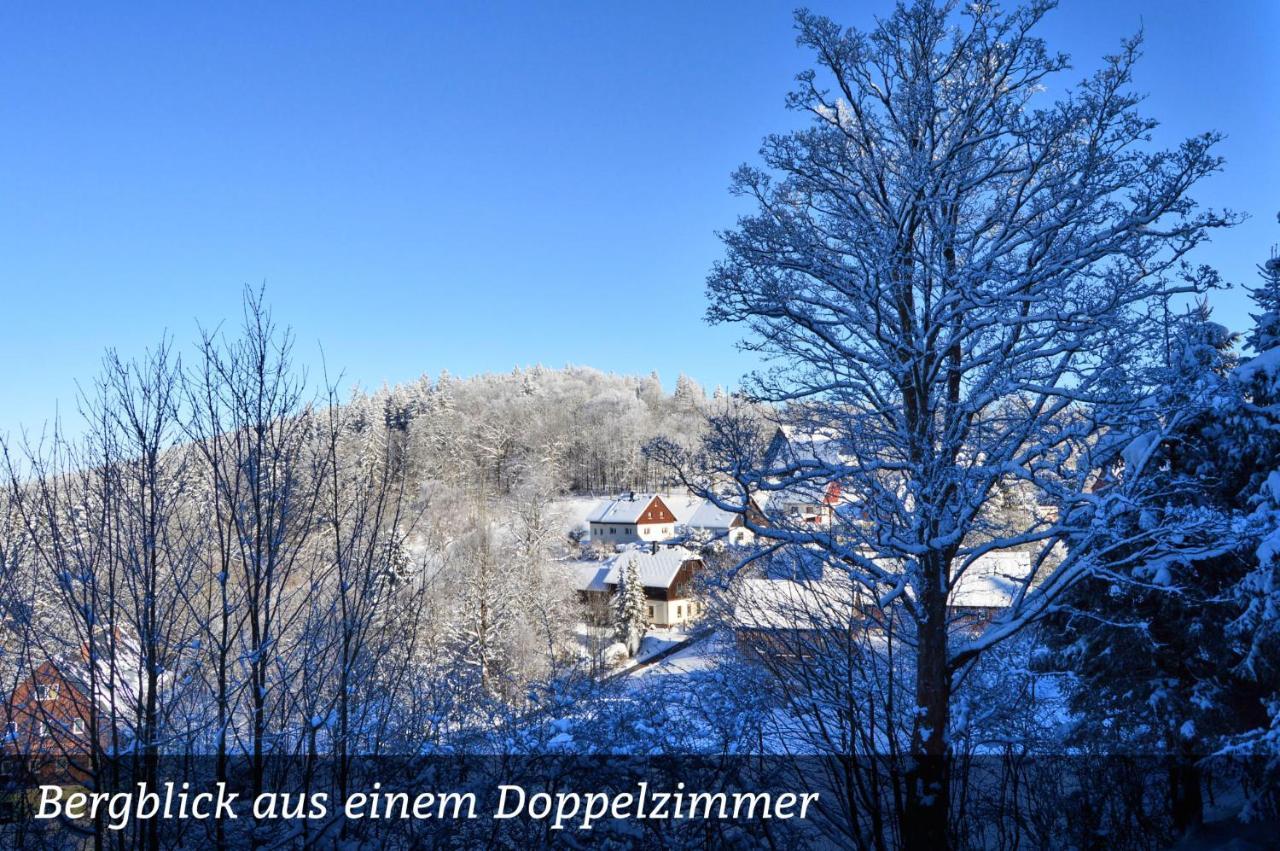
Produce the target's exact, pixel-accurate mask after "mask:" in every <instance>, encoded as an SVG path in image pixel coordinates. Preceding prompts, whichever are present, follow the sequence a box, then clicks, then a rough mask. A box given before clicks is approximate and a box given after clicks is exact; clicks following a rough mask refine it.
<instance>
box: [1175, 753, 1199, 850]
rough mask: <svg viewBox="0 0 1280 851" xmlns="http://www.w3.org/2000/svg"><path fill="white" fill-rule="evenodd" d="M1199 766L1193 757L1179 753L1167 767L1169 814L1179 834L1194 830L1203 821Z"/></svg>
mask: <svg viewBox="0 0 1280 851" xmlns="http://www.w3.org/2000/svg"><path fill="white" fill-rule="evenodd" d="M1200 781H1201V771H1200V766H1198V765H1197V764H1196V762H1195V759H1194V757H1191V756H1188V755H1186V754H1179V755H1178V756H1176V757H1174V763H1173V765H1171V766H1170V767H1169V814H1170V816H1171V817H1172V819H1173V828H1174V830H1175V831H1176V832H1177V833H1178V834H1179V835H1182V834H1185V833H1187V832H1188V831H1191V830H1195V829H1196V828H1197V827H1199V826H1200V825H1201V824H1202V823H1203V822H1204V792H1203V790H1202V786H1201V783H1200Z"/></svg>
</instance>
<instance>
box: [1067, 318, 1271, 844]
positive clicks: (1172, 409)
mask: <svg viewBox="0 0 1280 851" xmlns="http://www.w3.org/2000/svg"><path fill="white" fill-rule="evenodd" d="M1234 340H1235V337H1234V335H1232V334H1231V333H1229V332H1228V331H1227V330H1226V329H1225V328H1223V327H1222V326H1221V325H1218V324H1216V323H1214V322H1211V321H1210V320H1209V311H1208V309H1207V308H1206V307H1205V306H1203V305H1198V306H1197V307H1196V308H1194V309H1192V310H1191V311H1189V312H1188V313H1187V315H1186V316H1185V317H1183V318H1182V319H1181V320H1179V321H1178V322H1177V323H1175V326H1174V328H1173V332H1172V346H1171V352H1170V358H1169V363H1168V365H1167V367H1166V368H1165V370H1164V375H1163V386H1162V387H1161V389H1160V390H1159V391H1158V392H1157V394H1156V396H1155V397H1154V398H1153V399H1152V402H1153V403H1154V404H1155V406H1156V408H1157V410H1161V411H1165V412H1167V414H1166V418H1167V419H1168V420H1170V421H1176V422H1175V424H1174V425H1173V426H1172V427H1170V428H1168V429H1166V431H1165V435H1166V436H1165V438H1164V439H1162V440H1161V441H1160V442H1159V443H1158V444H1156V445H1148V440H1149V438H1147V437H1145V436H1139V437H1138V438H1136V439H1135V440H1133V441H1132V442H1131V443H1129V444H1128V446H1127V447H1126V448H1125V450H1124V453H1123V454H1124V468H1123V470H1122V472H1121V473H1120V475H1121V476H1125V475H1134V474H1136V472H1137V471H1136V470H1135V468H1137V467H1143V468H1145V472H1144V473H1143V476H1144V478H1143V486H1142V488H1141V489H1140V490H1139V491H1138V492H1137V493H1135V494H1131V495H1130V496H1129V497H1126V498H1121V497H1120V496H1119V495H1111V494H1109V493H1108V489H1107V488H1106V487H1105V486H1104V487H1103V488H1101V489H1100V491H1099V498H1100V499H1101V500H1102V501H1103V503H1104V505H1106V507H1107V509H1108V511H1107V515H1106V523H1107V527H1108V534H1107V535H1106V536H1104V537H1100V538H1097V539H1095V541H1094V542H1093V547H1095V548H1096V552H1097V554H1098V564H1099V569H1098V570H1097V572H1096V574H1095V575H1094V576H1093V577H1092V578H1090V579H1088V580H1086V581H1084V582H1082V583H1081V584H1079V585H1078V586H1076V587H1075V588H1074V589H1072V591H1071V592H1070V593H1069V594H1068V595H1067V596H1066V597H1065V598H1064V600H1063V601H1062V604H1061V606H1060V613H1059V614H1058V615H1056V616H1055V617H1053V618H1051V619H1050V620H1049V621H1048V622H1047V624H1046V627H1045V635H1046V643H1047V644H1048V646H1049V647H1050V649H1051V650H1052V651H1053V653H1054V655H1055V657H1056V659H1057V661H1058V662H1059V663H1060V664H1061V665H1062V666H1063V667H1064V668H1065V669H1066V670H1069V671H1070V672H1071V673H1072V674H1073V675H1074V676H1073V678H1072V681H1071V682H1072V686H1071V688H1070V689H1069V700H1070V706H1071V709H1072V710H1073V712H1074V714H1075V718H1076V725H1075V728H1074V731H1073V738H1074V740H1075V741H1076V743H1078V744H1089V743H1097V744H1101V745H1102V746H1103V747H1104V749H1105V750H1107V751H1108V752H1113V753H1115V752H1119V753H1132V752H1135V751H1138V752H1143V753H1153V754H1160V755H1163V756H1164V757H1165V758H1166V759H1167V760H1168V765H1169V779H1170V785H1169V814H1170V816H1171V820H1172V823H1173V826H1174V828H1175V830H1177V831H1178V832H1182V831H1185V830H1187V829H1189V828H1191V827H1194V826H1195V825H1196V824H1198V823H1199V822H1200V821H1201V820H1202V817H1203V815H1202V813H1203V800H1202V793H1201V776H1200V767H1199V760H1200V758H1201V757H1202V756H1204V755H1205V754H1207V753H1209V752H1210V751H1211V750H1212V749H1213V747H1214V743H1215V742H1216V741H1217V737H1218V736H1221V735H1223V734H1224V733H1226V732H1228V731H1229V730H1231V729H1232V726H1233V724H1234V723H1235V719H1236V717H1237V715H1236V713H1235V712H1234V711H1233V705H1232V704H1233V701H1234V699H1235V697H1236V696H1237V695H1238V693H1239V690H1238V689H1236V688H1235V687H1234V684H1233V683H1232V682H1231V681H1230V677H1229V676H1224V675H1223V672H1224V671H1227V670H1229V668H1230V666H1231V658H1232V651H1231V647H1230V645H1229V643H1228V642H1226V641H1224V640H1223V639H1222V636H1223V634H1224V632H1225V630H1226V627H1227V624H1228V623H1229V622H1230V620H1231V617H1232V607H1231V606H1230V605H1229V602H1228V600H1227V598H1226V595H1225V591H1226V589H1227V588H1228V586H1229V585H1230V583H1231V581H1232V579H1233V578H1234V577H1237V576H1239V574H1240V571H1241V565H1242V564H1243V554H1244V551H1245V549H1246V548H1247V544H1246V542H1245V541H1243V540H1241V539H1240V538H1238V537H1237V536H1235V535H1232V534H1231V533H1230V532H1229V530H1230V529H1231V527H1232V523H1231V520H1232V518H1233V517H1234V516H1235V509H1234V505H1233V502H1234V499H1235V494H1236V493H1238V490H1239V486H1240V484H1241V482H1240V475H1241V471H1240V469H1239V466H1238V465H1237V464H1236V463H1235V460H1234V459H1233V458H1232V457H1231V456H1230V453H1227V452H1224V445H1225V443H1226V441H1224V438H1225V437H1226V436H1227V428H1226V427H1225V426H1224V424H1223V422H1222V421H1221V411H1222V410H1223V409H1224V408H1226V409H1230V408H1231V407H1232V406H1233V402H1234V400H1233V394H1234V389H1233V386H1232V384H1231V382H1230V380H1229V375H1230V371H1231V369H1232V368H1233V367H1234V361H1235V358H1234V355H1233V353H1232V344H1233V342H1234ZM1188 514H1200V515H1202V516H1203V518H1205V521H1204V522H1202V523H1199V524H1197V526H1198V527H1199V528H1200V529H1202V530H1203V531H1202V532H1201V534H1199V535H1197V536H1192V537H1189V538H1187V539H1184V540H1180V541H1177V542H1173V541H1170V542H1166V543H1168V544H1169V546H1167V547H1158V548H1152V549H1151V552H1152V553H1154V555H1152V556H1151V557H1146V553H1145V552H1144V551H1142V550H1135V548H1134V547H1133V546H1132V545H1130V544H1128V543H1127V542H1129V541H1134V540H1140V539H1141V538H1142V536H1143V535H1144V534H1150V533H1151V532H1152V530H1158V529H1161V528H1164V527H1168V528H1174V527H1176V526H1178V525H1179V524H1178V523H1177V522H1176V519H1177V518H1179V517H1185V516H1186V515H1188ZM1169 551H1172V552H1173V555H1169V554H1168V553H1169ZM1122 565H1129V567H1123V566H1122Z"/></svg>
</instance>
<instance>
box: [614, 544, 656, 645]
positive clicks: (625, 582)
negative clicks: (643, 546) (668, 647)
mask: <svg viewBox="0 0 1280 851" xmlns="http://www.w3.org/2000/svg"><path fill="white" fill-rule="evenodd" d="M624 558H626V562H625V563H624V564H623V565H622V569H621V570H620V571H619V572H618V590H617V591H615V592H614V595H613V628H614V632H615V634H616V635H617V637H618V641H620V642H622V643H623V644H625V645H626V646H627V654H628V655H630V656H635V655H636V654H637V653H639V652H640V641H641V639H643V638H644V634H645V631H646V629H647V627H648V621H647V618H646V616H645V610H646V607H647V606H648V604H647V603H646V602H645V596H644V585H642V584H641V582H640V566H639V565H638V564H637V562H636V560H635V558H634V557H631V556H626V557H624Z"/></svg>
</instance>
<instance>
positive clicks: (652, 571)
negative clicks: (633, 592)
mask: <svg viewBox="0 0 1280 851" xmlns="http://www.w3.org/2000/svg"><path fill="white" fill-rule="evenodd" d="M842 451H843V450H841V449H839V447H838V442H837V441H835V440H833V439H832V438H831V437H830V436H829V435H826V434H822V433H818V434H816V435H815V434H802V433H799V432H797V431H796V430H795V429H792V428H789V427H779V428H777V430H776V431H775V434H774V437H773V439H772V440H771V441H770V444H769V448H768V450H767V453H766V456H765V464H766V466H767V467H770V468H773V469H778V470H780V471H781V470H787V469H793V468H794V467H795V465H796V464H797V463H801V464H804V463H814V462H816V463H821V464H826V465H827V466H831V467H836V466H838V465H839V464H840V463H841V454H842ZM845 460H847V459H845ZM775 482H776V483H777V487H776V488H774V489H770V490H765V491H759V492H757V493H755V494H753V495H752V497H751V499H750V501H749V503H747V504H745V505H742V507H741V510H734V509H736V508H737V506H735V505H734V499H735V498H734V496H732V495H730V494H727V493H726V494H725V495H723V496H721V495H719V494H714V495H712V496H711V497H707V496H698V495H695V494H693V493H691V492H690V491H689V490H687V489H685V490H676V489H673V490H668V491H664V492H653V493H637V492H634V491H629V492H626V493H623V494H619V495H617V496H614V497H610V498H604V499H600V500H598V501H596V502H594V503H591V504H590V506H589V510H588V511H587V513H586V515H585V516H584V517H583V518H582V519H581V520H580V521H579V522H578V523H577V524H576V525H575V526H574V528H573V530H572V531H571V532H570V536H571V537H572V539H573V540H574V541H575V542H576V543H577V544H578V546H579V556H580V557H579V558H577V559H574V558H572V557H570V558H569V559H567V567H568V568H569V569H571V570H572V571H573V575H574V589H575V590H576V592H577V594H578V596H579V599H580V601H581V602H582V603H583V604H585V606H586V612H587V614H586V618H587V622H586V623H584V624H583V625H582V627H583V629H584V631H586V632H588V633H591V634H595V635H597V636H599V635H603V636H605V637H608V636H611V635H612V634H613V633H614V632H615V631H616V627H617V624H615V623H613V621H614V620H615V619H616V616H615V613H614V611H613V609H614V601H615V600H616V599H617V598H618V595H619V594H620V589H621V586H622V584H623V582H624V577H625V575H626V574H627V571H628V570H634V571H635V575H636V576H638V578H639V581H640V582H641V584H642V585H643V588H644V598H645V609H644V618H645V628H646V632H647V634H646V636H645V639H644V641H643V642H642V644H641V646H640V647H639V648H638V650H637V652H635V653H630V654H628V653H626V652H624V651H625V649H626V648H625V645H624V644H619V643H606V645H605V647H604V649H603V650H599V649H597V651H596V652H600V653H602V655H603V656H604V657H605V658H604V659H603V660H602V661H603V662H604V664H605V668H606V669H617V668H624V669H625V668H626V667H628V666H630V665H634V664H637V663H645V662H647V661H650V660H652V659H653V658H654V657H655V656H656V655H659V654H661V655H662V656H666V655H669V654H670V653H671V652H672V650H673V649H679V648H682V647H684V646H686V645H688V644H689V643H691V641H693V640H697V639H700V638H703V637H705V636H707V635H709V634H711V633H712V632H713V631H714V629H715V628H719V629H721V630H722V631H727V632H729V633H731V635H732V639H733V642H732V643H733V644H734V645H735V646H736V647H737V648H738V650H739V651H743V652H745V653H747V654H748V655H751V654H753V653H758V652H768V653H777V652H779V648H780V647H782V646H783V643H782V642H781V641H780V640H779V636H780V635H787V636H789V639H788V640H789V641H791V642H794V641H795V640H796V634H797V633H804V632H806V631H808V630H811V629H815V628H818V627H817V626H816V625H817V624H819V623H820V622H822V621H825V620H828V619H829V618H830V617H831V616H832V615H833V614H835V615H836V616H837V617H839V616H840V615H841V614H843V613H845V612H851V611H858V612H871V611H873V610H874V609H876V606H875V604H874V602H873V601H872V600H871V598H870V596H869V594H868V592H867V589H865V588H859V587H857V586H856V585H855V584H854V583H853V582H852V581H851V580H849V578H848V577H847V576H845V575H843V574H842V572H841V571H840V570H839V569H838V568H834V567H832V566H829V565H825V564H823V563H822V561H821V560H820V559H818V558H817V557H816V555H815V556H814V558H812V559H810V560H809V563H808V564H806V565H804V566H802V567H800V568H799V569H798V570H797V569H794V568H793V567H784V568H782V569H779V568H778V566H777V565H776V564H775V565H774V566H773V568H772V569H756V570H748V571H745V572H744V573H743V575H742V576H741V577H739V578H737V580H736V581H735V582H731V583H728V584H724V583H723V580H724V576H723V574H724V573H725V572H726V571H728V570H732V569H733V568H735V567H736V566H738V565H739V564H740V563H744V562H750V561H751V560H752V559H753V557H755V556H757V555H758V551H759V550H761V549H763V548H762V547H761V546H759V545H760V544H761V543H762V541H761V536H764V537H765V538H767V536H768V532H767V531H766V530H767V529H768V528H769V527H771V526H772V527H774V528H781V529H800V530H804V531H815V530H816V531H823V532H825V533H827V534H836V535H838V534H841V529H842V528H843V527H844V524H848V523H859V522H861V521H860V518H859V512H858V506H857V504H856V503H855V502H854V501H853V500H851V499H850V498H848V496H847V495H845V494H843V493H842V491H841V488H840V486H839V483H838V482H836V481H831V482H825V483H821V484H814V483H813V482H809V481H806V482H803V483H801V484H796V485H788V484H785V483H783V482H782V479H781V477H777V478H776V479H775ZM738 499H739V501H740V500H741V497H738ZM717 503H719V504H717ZM725 506H731V507H725ZM794 561H795V559H794V558H791V559H789V560H788V562H789V563H792V564H793V563H794ZM712 567H714V568H715V569H714V570H712V569H711V568H712ZM1030 574H1031V560H1030V556H1029V555H1028V554H1027V553H1024V552H1016V551H1015V552H1009V551H993V552H990V553H987V554H985V555H984V556H982V557H981V558H980V559H978V560H977V561H976V562H975V563H974V564H971V565H968V566H967V569H966V570H965V571H964V572H963V574H962V575H961V576H959V578H958V581H957V583H956V587H955V588H954V589H953V591H952V593H951V597H950V606H949V617H950V618H951V619H952V620H954V621H955V623H956V624H958V625H959V626H960V628H966V629H974V628H978V627H981V626H982V625H984V624H986V623H987V622H989V621H990V620H991V619H992V618H995V617H997V616H998V615H999V613H1000V612H1001V611H1003V610H1005V609H1006V608H1008V607H1009V606H1010V605H1011V604H1012V603H1013V602H1014V599H1015V596H1016V595H1017V594H1018V593H1019V591H1020V590H1021V589H1024V586H1025V585H1026V584H1027V582H1028V580H1029V577H1030ZM709 579H710V580H712V581H713V582H715V584H716V585H717V588H716V589H714V590H713V589H711V588H709V587H708V580H709ZM712 599H715V600H716V601H717V602H719V603H720V606H719V610H718V611H717V612H715V613H714V615H715V617H713V618H712V620H714V621H715V627H713V626H712V625H711V624H709V623H707V615H708V613H709V608H710V607H711V605H712ZM868 616H869V615H868ZM722 638H723V636H722Z"/></svg>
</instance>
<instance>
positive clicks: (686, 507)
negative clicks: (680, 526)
mask: <svg viewBox="0 0 1280 851" xmlns="http://www.w3.org/2000/svg"><path fill="white" fill-rule="evenodd" d="M658 496H659V497H660V498H661V499H662V504H663V505H665V506H666V507H667V508H669V509H671V513H672V514H674V515H675V516H676V522H677V523H689V522H690V520H692V519H693V516H694V515H695V514H697V513H698V511H699V510H700V509H701V508H702V504H703V503H704V502H706V500H704V499H703V498H702V497H700V496H694V495H693V494H690V493H683V494H678V493H661V494H658Z"/></svg>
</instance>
